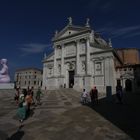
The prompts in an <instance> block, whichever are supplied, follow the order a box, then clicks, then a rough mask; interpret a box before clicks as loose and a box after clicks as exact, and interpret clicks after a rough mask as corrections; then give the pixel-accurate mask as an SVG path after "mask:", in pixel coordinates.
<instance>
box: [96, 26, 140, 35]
mask: <svg viewBox="0 0 140 140" xmlns="http://www.w3.org/2000/svg"><path fill="white" fill-rule="evenodd" d="M97 32H99V33H102V34H108V35H109V36H110V37H111V38H118V37H123V38H129V37H134V36H138V35H140V25H136V26H128V27H122V28H113V27H108V26H107V27H104V28H100V29H98V30H97Z"/></svg>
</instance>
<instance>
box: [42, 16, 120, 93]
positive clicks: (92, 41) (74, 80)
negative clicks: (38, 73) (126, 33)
mask: <svg viewBox="0 0 140 140" xmlns="http://www.w3.org/2000/svg"><path fill="white" fill-rule="evenodd" d="M52 42H53V48H54V52H53V53H52V54H50V55H49V56H48V57H46V56H44V59H43V89H45V88H47V89H48V90H53V89H59V88H73V89H75V90H77V91H82V90H83V88H85V89H86V90H87V91H89V90H90V89H91V88H92V87H93V86H96V87H97V89H98V90H99V92H100V93H106V90H107V89H111V91H112V92H114V91H115V86H116V81H117V77H116V71H115V63H114V60H115V61H117V62H118V63H121V60H120V59H119V57H118V55H117V53H116V52H115V50H114V49H113V48H112V44H111V41H108V42H107V41H105V40H104V39H103V38H102V37H100V35H99V34H97V33H95V32H94V30H92V29H91V27H90V25H89V19H87V21H86V24H85V26H83V27H81V26H76V25H73V23H72V19H71V18H69V23H68V25H67V26H66V27H64V28H63V29H62V30H61V31H60V32H56V33H55V36H54V37H53V39H52Z"/></svg>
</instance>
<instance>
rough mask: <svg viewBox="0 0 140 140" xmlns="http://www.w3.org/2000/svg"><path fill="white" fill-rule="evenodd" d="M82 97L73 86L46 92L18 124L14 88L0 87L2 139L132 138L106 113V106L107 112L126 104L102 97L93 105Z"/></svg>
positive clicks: (107, 139) (120, 139)
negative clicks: (82, 102)
mask: <svg viewBox="0 0 140 140" xmlns="http://www.w3.org/2000/svg"><path fill="white" fill-rule="evenodd" d="M79 97H80V93H78V92H76V91H74V90H72V89H62V90H56V91H48V92H47V93H45V92H44V94H43V95H42V97H41V98H42V100H41V102H42V104H41V105H38V106H35V107H34V106H32V116H30V117H29V118H28V119H27V120H25V121H24V123H23V124H24V126H23V127H22V128H19V126H20V124H19V121H18V120H17V117H16V111H17V106H16V105H15V102H14V100H13V98H14V91H13V90H0V140H132V138H131V137H130V136H129V133H128V134H126V132H124V131H122V130H121V129H120V128H118V127H117V124H115V125H114V124H113V123H112V122H111V121H110V120H109V119H108V118H107V119H108V120H107V119H106V116H104V114H106V113H105V112H106V111H107V108H106V107H108V106H109V109H108V111H109V112H108V113H107V115H108V114H111V111H112V110H114V109H113V107H112V110H111V109H110V108H111V106H115V107H116V106H117V107H116V108H118V109H117V111H118V110H119V109H121V111H122V108H123V106H121V105H118V104H115V103H111V102H106V101H102V100H101V101H100V102H99V105H96V106H94V107H93V108H92V107H90V106H84V105H81V103H80V101H79V100H80V98H79ZM102 107H104V108H102ZM116 108H115V109H116ZM104 109H105V110H104ZM112 116H113V114H112ZM119 119H120V118H119ZM123 119H124V118H123ZM122 121H123V120H122ZM130 121H131V120H130ZM118 123H119V122H118Z"/></svg>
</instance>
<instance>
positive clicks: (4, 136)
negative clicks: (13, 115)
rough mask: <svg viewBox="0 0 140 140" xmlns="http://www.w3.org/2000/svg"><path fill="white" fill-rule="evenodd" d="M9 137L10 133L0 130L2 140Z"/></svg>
mask: <svg viewBox="0 0 140 140" xmlns="http://www.w3.org/2000/svg"><path fill="white" fill-rule="evenodd" d="M7 138H8V135H7V134H6V133H5V132H3V131H1V130H0V140H6V139H7Z"/></svg>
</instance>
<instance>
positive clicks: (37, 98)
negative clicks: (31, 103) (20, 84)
mask: <svg viewBox="0 0 140 140" xmlns="http://www.w3.org/2000/svg"><path fill="white" fill-rule="evenodd" d="M41 94H42V92H41V89H40V87H39V88H38V90H37V92H36V101H37V105H41V102H40V96H41Z"/></svg>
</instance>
